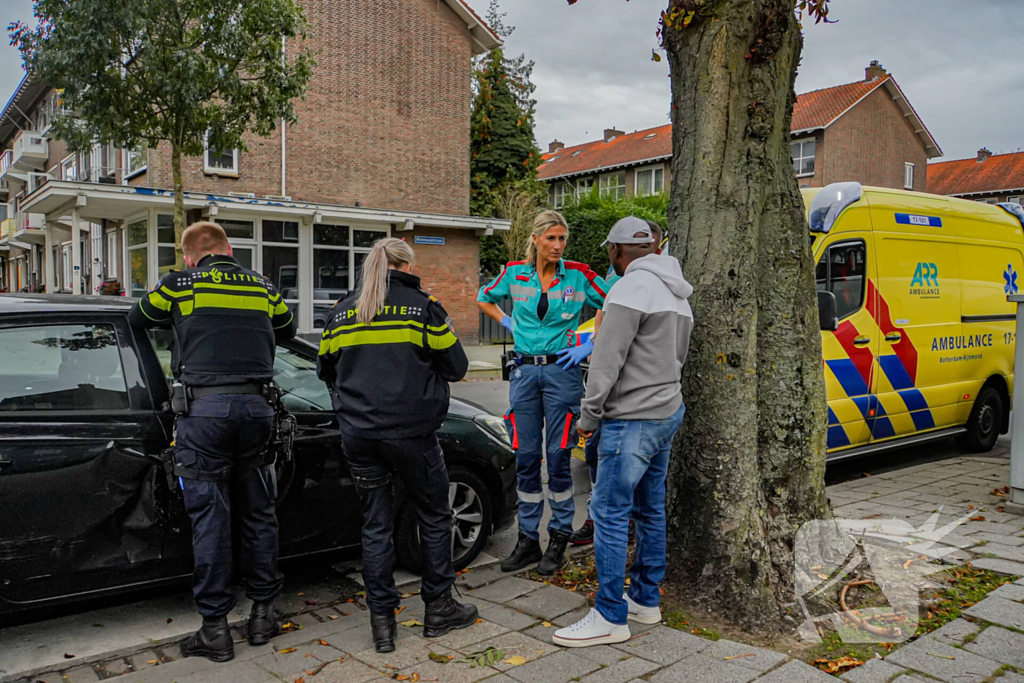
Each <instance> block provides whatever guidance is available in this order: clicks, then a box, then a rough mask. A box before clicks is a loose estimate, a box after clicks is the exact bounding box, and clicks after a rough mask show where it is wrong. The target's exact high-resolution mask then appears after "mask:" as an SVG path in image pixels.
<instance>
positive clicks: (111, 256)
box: [106, 230, 120, 280]
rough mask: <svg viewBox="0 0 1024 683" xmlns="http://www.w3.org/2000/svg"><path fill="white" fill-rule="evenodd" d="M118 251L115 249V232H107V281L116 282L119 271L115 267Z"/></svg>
mask: <svg viewBox="0 0 1024 683" xmlns="http://www.w3.org/2000/svg"><path fill="white" fill-rule="evenodd" d="M119 251H120V249H118V248H117V230H108V231H107V273H106V276H107V279H108V280H117V278H118V275H117V274H118V273H119V272H120V269H119V268H118V267H117V261H118V258H117V257H118V254H117V252H119Z"/></svg>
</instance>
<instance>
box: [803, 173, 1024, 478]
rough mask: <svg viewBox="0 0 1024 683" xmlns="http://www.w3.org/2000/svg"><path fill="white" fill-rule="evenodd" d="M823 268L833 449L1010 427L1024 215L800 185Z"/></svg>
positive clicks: (850, 186) (889, 193) (966, 441)
mask: <svg viewBox="0 0 1024 683" xmlns="http://www.w3.org/2000/svg"><path fill="white" fill-rule="evenodd" d="M803 192H804V201H805V203H806V204H807V205H808V220H809V222H810V226H811V234H812V236H813V239H814V242H813V251H814V256H815V259H816V261H817V267H816V277H817V283H818V299H819V308H820V313H821V322H822V325H821V326H822V333H821V335H822V346H823V352H824V359H825V381H826V384H827V386H828V453H829V460H838V459H843V458H848V457H854V456H857V455H863V454H866V453H870V452H874V451H879V450H884V449H888V448H894V447H897V446H904V445H908V444H911V443H920V442H924V441H930V440H933V439H941V438H945V437H949V436H956V437H957V438H958V441H959V442H960V445H961V446H962V447H964V448H966V449H968V450H970V451H974V452H984V451H988V450H990V449H991V448H992V446H993V445H994V444H995V442H996V439H997V438H998V436H999V435H1000V434H1005V433H1006V432H1007V431H1008V429H1009V413H1010V396H1012V395H1013V355H1014V342H1015V339H1014V331H1015V329H1016V326H1015V324H1014V320H1015V312H1016V311H1015V306H1014V305H1013V304H1010V303H1007V301H1006V297H1007V295H1008V294H1016V293H1018V290H1019V287H1021V286H1022V285H1024V282H1022V281H1021V280H1020V279H1019V278H1021V277H1022V276H1021V275H1020V274H1021V272H1022V269H1024V209H1022V208H1021V207H1020V206H1019V205H1016V204H1006V205H998V206H996V205H991V204H982V203H979V202H972V201H966V200H963V199H955V198H951V197H941V196H937V195H929V194H923V193H919V192H904V191H901V190H890V189H885V188H875V187H862V186H861V185H860V184H859V183H836V184H834V185H829V186H828V187H825V188H822V189H807V190H804V191H803Z"/></svg>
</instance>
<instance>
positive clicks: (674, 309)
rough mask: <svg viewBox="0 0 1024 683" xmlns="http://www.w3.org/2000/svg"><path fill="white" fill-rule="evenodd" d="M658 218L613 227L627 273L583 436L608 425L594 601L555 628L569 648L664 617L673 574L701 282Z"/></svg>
mask: <svg viewBox="0 0 1024 683" xmlns="http://www.w3.org/2000/svg"><path fill="white" fill-rule="evenodd" d="M653 242H654V238H653V236H652V235H651V229H650V227H649V226H648V225H647V224H646V223H645V222H644V221H641V220H640V219H638V218H633V217H629V218H624V219H622V220H621V221H619V222H618V223H616V224H615V226H614V227H612V230H611V232H610V233H609V235H608V240H607V242H606V244H608V256H609V259H610V260H611V262H612V265H613V266H614V268H615V272H616V273H618V274H619V275H622V279H621V280H619V281H618V283H617V284H616V285H615V287H614V288H613V289H612V290H611V291H610V292H609V294H608V297H607V299H606V300H605V305H604V323H603V324H602V326H601V331H600V333H599V335H598V336H599V339H598V340H597V341H596V342H595V345H594V355H593V357H592V358H591V364H590V375H589V378H588V380H587V394H586V397H585V398H584V399H583V405H582V410H581V415H580V420H579V432H580V435H581V436H584V437H589V436H590V435H592V434H593V432H594V430H595V429H596V428H597V426H598V423H599V422H600V425H601V444H600V446H599V458H598V468H597V484H596V485H595V487H594V493H593V496H592V498H591V503H590V514H591V516H592V517H593V519H594V526H595V529H596V537H595V542H594V544H595V551H596V561H597V576H598V580H599V581H600V584H601V587H600V590H599V591H598V593H597V597H596V600H595V602H596V607H595V609H592V610H591V611H590V613H589V614H588V615H587V616H585V617H584V618H583V619H581V620H580V621H578V622H577V623H575V624H573V625H572V626H569V627H567V628H563V629H560V630H558V631H557V632H555V634H554V642H555V643H557V644H558V645H562V646H566V647H586V646H588V645H600V644H607V643H620V642H623V641H626V640H628V639H629V637H630V632H629V626H628V624H627V623H626V622H627V619H629V620H632V621H637V622H640V623H644V624H655V623H658V622H659V621H661V609H660V608H659V603H660V600H661V595H660V590H659V584H660V583H661V581H662V579H663V578H664V576H665V554H666V553H665V545H666V539H665V535H666V518H665V478H666V476H667V474H668V463H669V454H670V452H671V448H672V438H673V437H674V436H675V433H676V431H678V429H679V426H680V424H682V421H683V413H684V412H685V407H684V406H683V401H682V393H681V389H680V378H681V375H682V368H683V363H684V362H685V361H686V353H687V351H688V349H689V346H690V332H691V330H692V329H693V313H692V311H691V310H690V304H689V302H688V301H687V298H688V297H689V296H690V294H692V293H693V287H691V286H690V283H688V282H687V281H686V280H685V279H684V278H683V271H682V268H681V267H680V265H679V261H678V260H677V259H676V258H674V257H672V256H668V255H659V254H656V253H655V249H656V246H655V245H654V244H653ZM631 512H632V514H633V517H634V519H635V520H636V558H635V560H634V562H633V566H632V569H631V574H632V580H631V582H630V587H629V592H628V593H626V594H623V592H622V591H623V586H624V584H625V566H626V545H627V533H628V528H629V517H630V513H631Z"/></svg>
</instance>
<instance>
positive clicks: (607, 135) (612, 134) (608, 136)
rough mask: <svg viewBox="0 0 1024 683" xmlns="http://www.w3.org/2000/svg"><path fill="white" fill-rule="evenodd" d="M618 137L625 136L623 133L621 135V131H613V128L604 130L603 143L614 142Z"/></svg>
mask: <svg viewBox="0 0 1024 683" xmlns="http://www.w3.org/2000/svg"><path fill="white" fill-rule="evenodd" d="M620 135H625V133H623V132H622V131H621V130H615V129H614V128H605V129H604V141H605V142H611V141H612V140H614V139H615V138H617V137H619V136H620Z"/></svg>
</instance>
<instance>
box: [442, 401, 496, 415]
mask: <svg viewBox="0 0 1024 683" xmlns="http://www.w3.org/2000/svg"><path fill="white" fill-rule="evenodd" d="M481 413H485V414H488V415H489V414H490V413H488V412H487V411H486V410H485V409H483V408H482V407H480V406H478V405H477V404H475V403H469V402H468V401H463V400H462V399H458V398H453V399H452V400H451V402H450V403H449V404H448V415H449V417H462V418H465V419H467V420H472V419H473V418H474V417H476V416H477V415H480V414H481Z"/></svg>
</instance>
